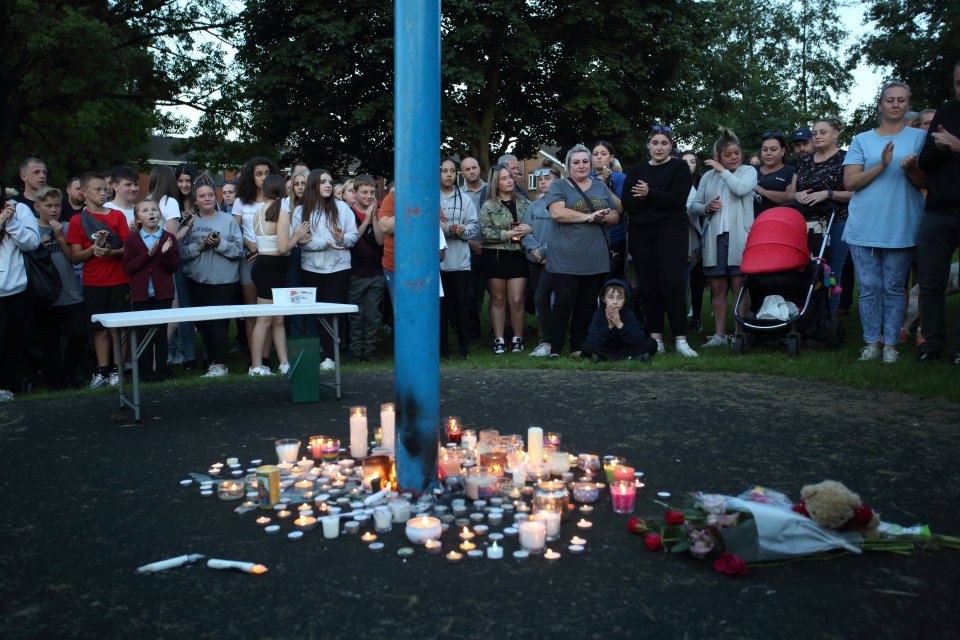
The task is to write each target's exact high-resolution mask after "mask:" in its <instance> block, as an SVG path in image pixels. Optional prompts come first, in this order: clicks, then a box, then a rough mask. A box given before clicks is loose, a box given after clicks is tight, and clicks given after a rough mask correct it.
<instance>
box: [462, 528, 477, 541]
mask: <svg viewBox="0 0 960 640" xmlns="http://www.w3.org/2000/svg"><path fill="white" fill-rule="evenodd" d="M459 535H460V539H461V540H472V539H473V537H474V536H475V535H476V534H475V533H473V532H472V531H470V530H469V529H467V528H466V527H464V528H463V531H461V532H460V534H459Z"/></svg>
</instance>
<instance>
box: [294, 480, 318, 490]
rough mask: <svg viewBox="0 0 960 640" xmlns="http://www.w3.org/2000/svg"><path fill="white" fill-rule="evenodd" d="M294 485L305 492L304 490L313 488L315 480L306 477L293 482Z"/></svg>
mask: <svg viewBox="0 0 960 640" xmlns="http://www.w3.org/2000/svg"><path fill="white" fill-rule="evenodd" d="M293 487H294V488H295V489H296V490H297V491H299V492H301V493H303V492H304V491H311V490H312V489H313V481H312V480H308V479H307V478H304V479H303V480H297V481H296V482H294V483H293Z"/></svg>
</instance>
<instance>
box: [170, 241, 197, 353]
mask: <svg viewBox="0 0 960 640" xmlns="http://www.w3.org/2000/svg"><path fill="white" fill-rule="evenodd" d="M185 264H186V263H185V261H183V260H181V261H180V268H179V269H177V272H176V273H175V274H173V282H174V284H175V285H176V287H177V302H178V303H179V304H180V307H181V308H186V307H192V306H193V305H192V304H191V302H190V286H189V282H190V279H189V278H188V277H187V274H186V273H185V272H184V270H183V268H184V266H185ZM174 346H179V348H180V351H182V352H183V359H184V360H186V361H188V362H189V361H191V360H196V359H197V338H196V329H195V328H194V326H193V323H192V322H181V323H180V326H179V327H178V328H177V333H176V335H174V336H173V342H171V343H170V347H174Z"/></svg>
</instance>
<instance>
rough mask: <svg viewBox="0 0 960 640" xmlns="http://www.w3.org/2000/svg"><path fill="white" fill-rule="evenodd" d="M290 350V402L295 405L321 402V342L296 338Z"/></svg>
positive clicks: (314, 338)
mask: <svg viewBox="0 0 960 640" xmlns="http://www.w3.org/2000/svg"><path fill="white" fill-rule="evenodd" d="M287 344H288V349H289V350H290V373H289V374H287V375H288V377H289V378H290V400H291V401H292V402H293V403H294V404H300V403H303V402H319V401H320V340H319V339H318V338H316V337H313V338H294V339H292V340H289V341H288V343H287Z"/></svg>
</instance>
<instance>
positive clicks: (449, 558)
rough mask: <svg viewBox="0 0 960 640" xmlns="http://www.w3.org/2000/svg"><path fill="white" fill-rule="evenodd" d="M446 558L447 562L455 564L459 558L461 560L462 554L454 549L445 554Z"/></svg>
mask: <svg viewBox="0 0 960 640" xmlns="http://www.w3.org/2000/svg"><path fill="white" fill-rule="evenodd" d="M446 558H447V562H449V563H450V564H456V563H458V562H460V561H461V560H463V554H462V553H457V552H456V551H451V552H450V553H448V554H447V555H446Z"/></svg>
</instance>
